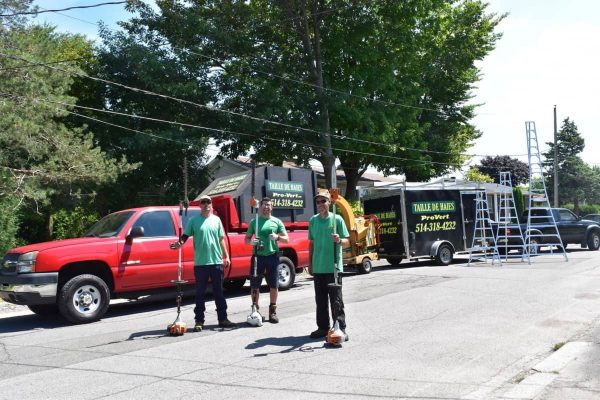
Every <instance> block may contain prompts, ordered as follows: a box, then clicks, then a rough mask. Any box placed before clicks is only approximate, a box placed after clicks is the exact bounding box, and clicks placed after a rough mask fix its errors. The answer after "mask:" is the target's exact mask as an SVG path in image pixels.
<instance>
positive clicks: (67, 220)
mask: <svg viewBox="0 0 600 400" xmlns="http://www.w3.org/2000/svg"><path fill="white" fill-rule="evenodd" d="M99 218H100V216H99V215H98V214H97V213H96V212H90V211H89V210H86V209H85V208H83V207H80V206H78V207H75V208H74V209H73V210H65V209H62V210H58V211H57V212H56V213H54V214H53V215H52V239H68V238H74V237H80V236H82V235H83V234H84V233H85V231H86V230H88V229H89V227H90V226H92V224H93V223H94V222H96V221H97V220H98V219H99Z"/></svg>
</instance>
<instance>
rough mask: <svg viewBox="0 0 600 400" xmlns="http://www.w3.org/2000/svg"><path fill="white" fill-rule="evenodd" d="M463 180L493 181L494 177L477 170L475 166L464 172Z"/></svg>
mask: <svg viewBox="0 0 600 400" xmlns="http://www.w3.org/2000/svg"><path fill="white" fill-rule="evenodd" d="M465 180H467V181H470V182H483V183H493V182H494V178H492V177H491V176H489V175H487V174H484V173H483V172H481V171H479V170H478V169H477V168H470V169H469V170H468V171H467V172H466V173H465Z"/></svg>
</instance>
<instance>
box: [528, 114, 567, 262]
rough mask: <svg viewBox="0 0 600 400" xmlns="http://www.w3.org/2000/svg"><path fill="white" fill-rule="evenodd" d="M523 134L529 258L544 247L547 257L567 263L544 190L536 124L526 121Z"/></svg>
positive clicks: (546, 193) (544, 184)
mask: <svg viewBox="0 0 600 400" xmlns="http://www.w3.org/2000/svg"><path fill="white" fill-rule="evenodd" d="M525 131H526V133H527V157H528V161H529V191H528V195H529V199H528V207H527V231H526V232H525V235H526V238H525V242H526V244H527V249H528V250H529V251H528V252H529V255H530V256H534V255H537V254H538V253H539V250H540V248H541V247H542V246H544V247H549V248H550V254H553V255H554V254H557V255H558V254H562V255H563V256H564V257H565V261H569V258H568V257H567V252H566V250H565V246H564V245H563V243H562V240H561V239H560V234H559V232H558V227H557V226H556V220H555V219H554V214H553V213H552V212H550V208H551V206H550V200H549V199H548V191H547V190H546V182H545V179H544V170H543V167H542V165H543V164H542V159H541V157H540V148H539V145H538V138H537V132H536V130H535V122H533V121H526V122H525ZM547 211H548V212H547ZM555 247H556V250H555V249H554V248H555Z"/></svg>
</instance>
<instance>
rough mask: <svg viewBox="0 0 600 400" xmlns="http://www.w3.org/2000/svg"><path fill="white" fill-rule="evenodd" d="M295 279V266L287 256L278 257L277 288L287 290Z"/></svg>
mask: <svg viewBox="0 0 600 400" xmlns="http://www.w3.org/2000/svg"><path fill="white" fill-rule="evenodd" d="M295 280H296V267H295V266H294V263H293V262H292V260H290V259H289V258H287V257H279V290H288V289H289V288H291V287H292V286H293V285H294V281H295Z"/></svg>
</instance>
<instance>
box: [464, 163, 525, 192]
mask: <svg viewBox="0 0 600 400" xmlns="http://www.w3.org/2000/svg"><path fill="white" fill-rule="evenodd" d="M475 168H477V169H478V170H479V171H480V172H482V173H484V174H486V175H489V176H491V177H493V178H494V182H496V183H500V172H510V176H511V181H512V184H513V186H514V185H520V184H523V183H527V181H528V179H529V166H528V165H527V164H526V163H524V162H523V161H520V160H518V159H516V158H512V157H509V156H496V157H491V156H487V157H484V158H483V159H481V161H480V165H478V166H476V167H475Z"/></svg>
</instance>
